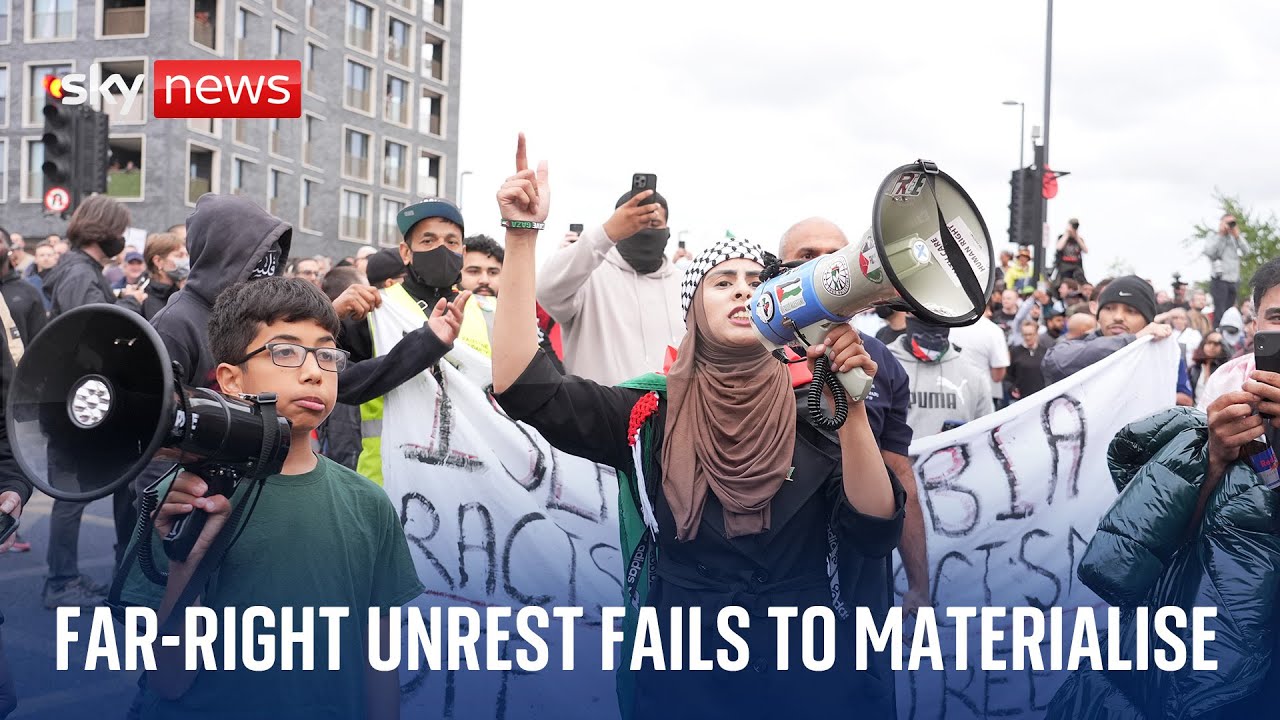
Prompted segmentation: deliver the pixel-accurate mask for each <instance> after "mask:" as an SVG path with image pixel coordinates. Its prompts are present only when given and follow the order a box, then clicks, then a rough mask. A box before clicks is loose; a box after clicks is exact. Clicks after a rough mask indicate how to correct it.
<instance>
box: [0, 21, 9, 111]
mask: <svg viewBox="0 0 1280 720" xmlns="http://www.w3.org/2000/svg"><path fill="white" fill-rule="evenodd" d="M0 2H4V0H0ZM8 126H9V66H8V65H0V127H8Z"/></svg>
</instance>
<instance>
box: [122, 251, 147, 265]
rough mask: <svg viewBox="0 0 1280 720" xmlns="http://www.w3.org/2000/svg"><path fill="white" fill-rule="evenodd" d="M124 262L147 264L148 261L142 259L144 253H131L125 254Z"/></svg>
mask: <svg viewBox="0 0 1280 720" xmlns="http://www.w3.org/2000/svg"><path fill="white" fill-rule="evenodd" d="M124 261H125V262H127V263H131V262H146V259H145V258H143V257H142V253H140V252H131V253H125V256H124Z"/></svg>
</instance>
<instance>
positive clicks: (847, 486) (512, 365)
mask: <svg viewBox="0 0 1280 720" xmlns="http://www.w3.org/2000/svg"><path fill="white" fill-rule="evenodd" d="M516 165H517V174H516V175H514V176H512V177H511V178H509V179H508V180H507V181H506V183H505V184H504V185H503V186H502V189H501V190H500V191H499V193H498V201H499V207H500V210H501V213H502V217H503V219H504V224H506V225H508V228H509V229H508V232H507V236H506V250H507V259H508V262H507V263H506V267H507V268H508V270H507V272H506V273H504V277H503V291H502V292H503V297H502V302H501V303H499V305H498V310H497V314H496V317H495V319H494V332H493V383H494V391H495V393H496V394H497V397H498V401H499V403H500V404H501V405H502V407H503V408H504V409H505V410H506V412H507V413H508V414H509V415H510V416H511V417H512V418H514V419H517V420H522V421H524V422H527V423H528V424H530V425H532V426H533V427H534V428H536V429H537V430H538V431H539V432H541V433H542V434H543V436H544V437H546V438H547V440H548V441H550V442H551V443H552V444H553V445H555V446H556V447H557V448H559V449H561V450H563V451H564V452H568V453H572V454H574V455H579V456H582V457H585V458H589V459H591V460H593V461H596V462H599V463H603V464H607V465H611V466H613V467H614V468H616V469H617V470H618V478H619V483H620V488H619V497H620V503H619V504H620V506H622V507H621V510H622V512H621V513H620V514H621V515H622V517H621V518H620V523H621V526H622V527H621V533H620V534H621V540H622V545H623V548H622V551H623V553H624V560H626V561H627V562H628V565H629V566H632V567H633V568H636V569H637V570H638V571H634V572H629V573H627V575H626V576H627V578H628V581H627V587H626V588H625V592H626V595H627V596H628V600H629V601H630V602H632V603H633V605H634V604H635V603H638V604H641V605H647V606H652V607H654V608H656V610H657V617H658V618H659V624H660V628H661V637H662V643H663V646H664V647H665V648H670V639H671V633H670V632H669V631H670V630H671V627H670V615H671V612H670V609H671V608H689V607H699V608H701V617H702V623H703V628H702V631H701V636H702V652H701V656H702V657H704V658H714V657H716V651H717V650H719V649H721V648H727V650H728V653H729V655H730V656H737V654H738V653H737V650H735V649H734V647H733V646H732V645H730V644H728V643H727V642H725V641H724V640H723V639H722V638H721V636H720V633H719V631H718V629H717V625H716V616H717V613H718V612H719V610H720V608H722V607H725V606H731V605H732V606H741V607H744V608H746V610H747V612H748V613H749V614H750V618H749V627H747V628H742V629H736V631H737V632H738V634H739V635H741V637H742V638H743V639H744V640H746V642H747V644H748V645H749V647H750V651H749V654H750V665H749V666H748V667H746V668H745V669H743V670H741V671H738V672H729V671H727V670H724V669H722V668H720V667H719V664H717V667H716V669H715V670H712V671H709V672H688V671H666V672H660V671H654V670H653V669H652V665H651V663H648V662H647V663H646V666H645V668H644V669H642V670H640V671H639V672H638V673H636V674H635V675H628V674H623V675H620V677H619V697H620V702H621V705H622V707H621V710H622V714H623V717H624V718H677V717H679V718H684V717H688V718H699V719H700V720H701V719H705V718H708V717H768V716H774V715H777V714H778V713H787V714H788V715H789V716H791V717H817V716H818V713H820V712H823V711H827V712H831V713H833V714H837V713H838V714H847V713H849V712H851V711H852V709H853V708H858V709H859V710H865V711H866V712H865V713H864V714H865V716H866V717H884V716H888V715H889V714H890V713H891V708H892V707H893V698H892V680H891V678H889V677H886V676H887V673H884V672H870V673H868V672H852V671H851V672H839V671H832V672H825V673H819V672H807V671H806V670H805V669H804V666H803V664H802V662H801V659H800V655H799V650H800V643H799V642H797V641H798V640H799V635H798V633H799V627H798V623H795V622H793V623H791V637H792V638H793V641H792V642H791V643H790V650H791V652H790V656H791V661H790V669H789V670H787V671H779V670H778V669H777V667H776V662H777V649H776V640H777V626H776V624H775V622H774V620H773V618H770V617H768V614H767V613H768V608H769V607H771V606H788V607H794V608H798V609H799V610H800V612H801V613H803V612H804V610H805V609H806V608H808V607H813V606H826V607H827V608H831V609H832V612H833V615H834V617H835V618H836V638H837V646H836V662H837V667H845V668H849V667H852V662H853V628H852V625H853V613H852V608H853V606H855V605H860V604H862V605H865V604H868V603H866V602H863V598H862V597H860V596H858V593H859V592H861V591H868V588H861V587H859V578H860V577H862V568H863V566H864V565H865V566H868V567H870V566H883V565H884V560H883V558H884V557H885V556H887V555H888V554H889V553H890V552H891V551H892V549H893V547H894V546H895V544H896V543H897V540H898V536H899V534H900V531H901V527H902V506H903V500H904V494H903V491H902V488H901V486H899V485H898V484H897V482H896V480H895V479H893V477H892V475H891V474H890V473H889V471H888V469H887V468H886V467H885V466H884V462H883V460H882V459H881V456H880V453H879V450H878V448H877V446H876V442H875V439H874V437H873V436H872V434H871V429H870V427H869V425H868V423H867V416H866V409H865V408H864V406H863V405H862V403H854V404H851V406H850V408H849V417H848V421H847V422H846V423H845V425H844V426H843V427H842V428H841V429H840V431H839V439H840V445H839V448H835V447H833V446H832V445H831V444H830V443H829V442H827V441H824V440H823V439H822V437H821V435H820V434H819V433H818V432H817V431H816V430H814V429H813V428H812V427H811V426H810V425H809V423H807V422H805V421H804V420H803V419H800V420H798V419H797V414H796V403H795V400H794V395H793V394H792V390H791V383H790V380H789V375H788V372H787V370H786V368H785V367H784V366H783V365H782V364H781V363H779V362H778V361H777V360H775V359H774V358H773V357H772V356H771V355H770V354H769V353H768V352H767V351H766V350H765V349H764V348H763V347H762V346H761V345H760V343H759V341H758V340H757V339H756V336H755V333H754V330H753V329H752V327H751V322H750V320H749V317H748V312H747V303H748V302H749V300H750V298H751V294H752V291H753V289H754V288H755V287H756V286H757V285H759V276H760V272H761V270H762V267H763V265H762V263H761V255H762V253H761V251H760V249H759V248H758V247H757V246H755V245H754V244H752V243H749V242H746V241H738V240H732V239H730V240H726V241H724V242H721V243H719V244H718V245H715V246H713V247H711V248H708V249H707V250H705V251H704V252H703V253H702V254H701V255H700V256H699V257H698V258H697V259H696V260H695V261H694V262H693V263H692V264H691V265H690V267H689V269H688V270H687V271H686V273H685V279H684V282H683V284H682V293H681V300H682V303H683V308H684V310H685V313H686V316H685V318H686V320H685V321H686V326H687V333H686V335H685V337H684V340H683V341H682V343H681V346H680V348H679V355H678V356H677V359H676V362H675V364H674V366H672V368H671V370H670V372H669V374H668V376H667V377H666V378H665V381H664V379H663V378H662V377H661V376H646V377H645V378H643V379H640V380H639V381H637V382H634V383H627V384H625V385H624V386H620V387H606V386H602V385H598V384H596V383H594V382H591V381H588V380H584V379H581V378H577V377H573V376H568V377H566V376H562V375H560V374H559V373H557V372H555V370H554V368H553V366H552V364H551V362H550V359H549V358H547V357H546V356H545V354H544V353H539V352H538V342H537V340H538V337H537V327H536V324H535V314H534V307H535V306H534V254H535V252H534V250H535V244H536V240H537V234H538V233H537V230H536V229H531V228H530V229H525V228H521V227H520V226H521V225H524V226H526V227H527V226H529V225H532V226H533V227H538V226H539V225H540V224H541V223H543V221H544V220H545V219H546V217H547V212H548V209H549V205H550V188H549V185H548V183H547V174H546V166H545V164H544V165H542V166H540V167H539V169H538V171H537V173H534V172H533V171H531V170H528V169H527V168H526V163H525V160H524V139H523V136H521V139H520V142H519V146H518V150H517V163H516ZM625 331H626V329H625V328H619V332H625ZM824 351H826V352H829V355H830V356H832V358H833V362H832V365H833V367H834V368H836V369H839V370H849V369H852V368H854V367H861V368H862V369H863V370H865V371H866V372H867V373H869V374H874V372H875V369H876V368H875V363H874V362H872V361H871V359H870V358H869V357H868V356H867V355H866V352H865V351H864V350H863V348H862V345H861V340H860V338H859V337H858V335H857V333H856V332H855V331H854V330H853V329H852V328H850V327H848V326H845V325H841V326H837V327H836V328H835V329H833V330H832V331H831V332H830V333H829V334H828V335H827V337H826V338H825V340H824V344H823V345H819V346H815V347H814V348H811V350H810V353H809V356H810V358H815V357H818V356H819V355H820V354H821V353H823V352H824ZM628 504H632V507H638V508H639V509H640V510H639V512H634V513H628V512H627V506H628ZM640 517H643V522H641V521H640V520H639V518H640ZM873 558H874V559H873ZM864 561H865V562H864ZM828 567H831V568H833V569H835V568H838V571H835V572H832V573H831V574H830V575H829V574H828ZM868 577H874V578H876V580H873V581H871V582H868V583H863V584H864V585H869V584H870V585H876V587H871V588H869V593H870V594H871V595H874V596H878V597H879V598H880V600H881V601H882V602H881V609H882V610H887V599H888V597H889V591H890V589H889V587H888V583H887V579H886V578H885V577H884V575H882V574H881V575H875V574H874V573H870V572H869V574H868ZM854 597H857V598H858V599H857V600H856V601H854V600H851V598H854ZM626 630H627V631H628V636H631V634H632V631H633V630H634V626H632V625H630V623H629V626H628V628H627V629H626ZM630 639H631V638H630V637H629V638H628V642H627V643H626V644H625V645H624V654H623V661H622V667H623V668H626V667H629V662H630V661H629V649H630ZM685 647H688V643H687V642H686V643H685ZM668 665H671V661H670V660H669V659H668ZM688 666H689V665H688V658H687V657H686V658H685V662H684V665H683V667H688Z"/></svg>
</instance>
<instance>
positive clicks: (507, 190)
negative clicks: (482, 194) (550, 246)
mask: <svg viewBox="0 0 1280 720" xmlns="http://www.w3.org/2000/svg"><path fill="white" fill-rule="evenodd" d="M498 210H499V211H500V212H501V214H502V219H503V220H507V221H516V222H522V223H523V222H533V223H543V222H546V220H547V213H549V212H550V210H551V185H550V183H548V181H547V162H546V161H545V160H543V161H542V162H541V163H539V164H538V169H537V171H536V172H535V171H533V170H530V169H529V161H528V160H527V159H526V154H525V140H524V133H520V137H519V140H517V141H516V174H515V175H512V176H511V177H509V178H507V180H506V182H504V183H503V184H502V187H501V188H499V189H498Z"/></svg>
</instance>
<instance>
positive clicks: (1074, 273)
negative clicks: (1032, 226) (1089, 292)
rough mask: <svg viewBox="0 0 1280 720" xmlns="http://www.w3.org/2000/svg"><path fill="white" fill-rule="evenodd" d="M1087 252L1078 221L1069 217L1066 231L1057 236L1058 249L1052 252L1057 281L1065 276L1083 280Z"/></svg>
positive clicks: (1078, 280)
mask: <svg viewBox="0 0 1280 720" xmlns="http://www.w3.org/2000/svg"><path fill="white" fill-rule="evenodd" d="M1087 252H1089V246H1088V245H1085V243H1084V238H1083V237H1081V235H1080V221H1079V220H1077V219H1075V218H1071V220H1070V221H1069V222H1068V223H1067V231H1066V232H1064V233H1062V234H1061V235H1059V236H1058V249H1057V251H1056V252H1055V254H1054V267H1056V268H1057V273H1055V274H1056V275H1057V280H1058V282H1061V281H1063V280H1065V279H1067V278H1071V279H1073V280H1075V281H1077V282H1081V283H1083V282H1085V279H1084V254H1085V253H1087Z"/></svg>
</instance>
